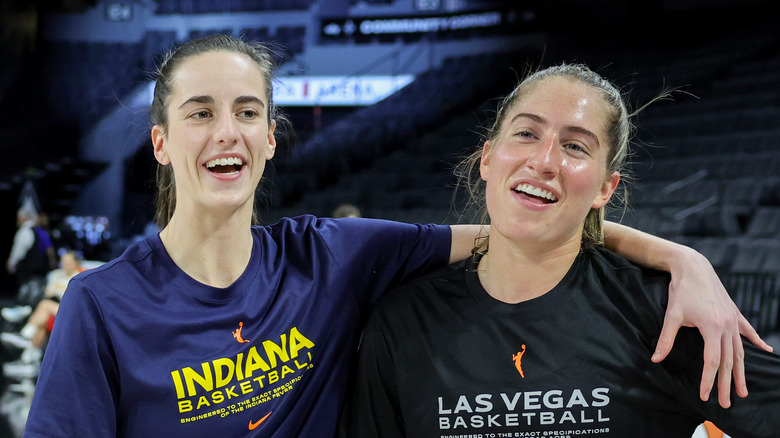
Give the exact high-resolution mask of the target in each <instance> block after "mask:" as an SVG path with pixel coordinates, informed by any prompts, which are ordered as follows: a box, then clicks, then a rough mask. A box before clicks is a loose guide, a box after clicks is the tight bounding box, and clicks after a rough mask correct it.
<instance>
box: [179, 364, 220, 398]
mask: <svg viewBox="0 0 780 438" xmlns="http://www.w3.org/2000/svg"><path fill="white" fill-rule="evenodd" d="M201 366H202V367H203V375H202V376H201V375H200V374H198V373H197V372H195V370H193V369H192V368H190V367H186V368H182V372H183V373H184V382H185V383H186V384H187V393H188V394H189V396H190V397H192V396H194V395H195V394H197V391H196V390H195V383H198V384H199V385H200V386H201V388H203V389H205V390H206V391H211V390H213V389H214V380H213V378H212V376H211V368H210V367H209V364H208V363H202V364H201Z"/></svg>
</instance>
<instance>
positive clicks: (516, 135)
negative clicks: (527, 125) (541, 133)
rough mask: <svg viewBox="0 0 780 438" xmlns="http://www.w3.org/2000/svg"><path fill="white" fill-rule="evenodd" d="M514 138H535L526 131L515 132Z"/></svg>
mask: <svg viewBox="0 0 780 438" xmlns="http://www.w3.org/2000/svg"><path fill="white" fill-rule="evenodd" d="M515 137H522V138H536V136H535V135H534V134H533V133H532V132H531V131H529V130H527V129H521V130H519V131H517V132H515Z"/></svg>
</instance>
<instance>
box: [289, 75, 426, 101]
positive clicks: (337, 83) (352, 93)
mask: <svg viewBox="0 0 780 438" xmlns="http://www.w3.org/2000/svg"><path fill="white" fill-rule="evenodd" d="M413 79H414V76H413V75H397V76H389V75H388V76H291V77H281V78H277V80H276V82H275V83H274V102H275V103H277V104H279V105H282V106H364V105H372V104H374V103H376V102H379V101H380V100H382V99H384V98H386V97H388V96H390V95H391V94H393V93H395V92H396V91H398V90H400V89H401V88H403V87H405V86H406V85H408V84H409V83H410V82H412V80H413Z"/></svg>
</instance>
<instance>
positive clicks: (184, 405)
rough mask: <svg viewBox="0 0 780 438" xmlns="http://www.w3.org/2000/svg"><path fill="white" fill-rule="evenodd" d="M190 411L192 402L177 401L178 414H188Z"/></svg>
mask: <svg viewBox="0 0 780 438" xmlns="http://www.w3.org/2000/svg"><path fill="white" fill-rule="evenodd" d="M191 410H192V402H191V401H189V400H179V412H189V411H191Z"/></svg>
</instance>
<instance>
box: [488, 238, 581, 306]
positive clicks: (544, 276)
mask: <svg viewBox="0 0 780 438" xmlns="http://www.w3.org/2000/svg"><path fill="white" fill-rule="evenodd" d="M579 251H580V241H579V240H570V241H567V242H565V243H564V244H563V245H560V246H556V247H555V248H547V249H539V248H529V247H523V246H521V245H517V244H515V243H512V242H509V241H507V240H505V239H502V238H501V237H499V236H493V235H491V236H490V250H489V251H488V253H487V254H485V256H484V257H482V260H481V261H480V263H479V267H478V272H479V280H480V283H482V286H483V287H484V288H485V290H486V291H487V293H488V294H490V296H492V297H493V298H495V299H497V300H499V301H503V302H505V303H512V304H514V303H519V302H523V301H528V300H531V299H533V298H537V297H540V296H542V295H544V294H546V293H547V292H549V291H550V290H552V289H553V288H554V287H555V286H556V285H557V284H558V283H560V281H561V280H562V279H563V277H564V276H565V275H566V273H567V272H568V271H569V269H570V268H571V265H572V264H573V263H574V259H575V258H577V254H579Z"/></svg>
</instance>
